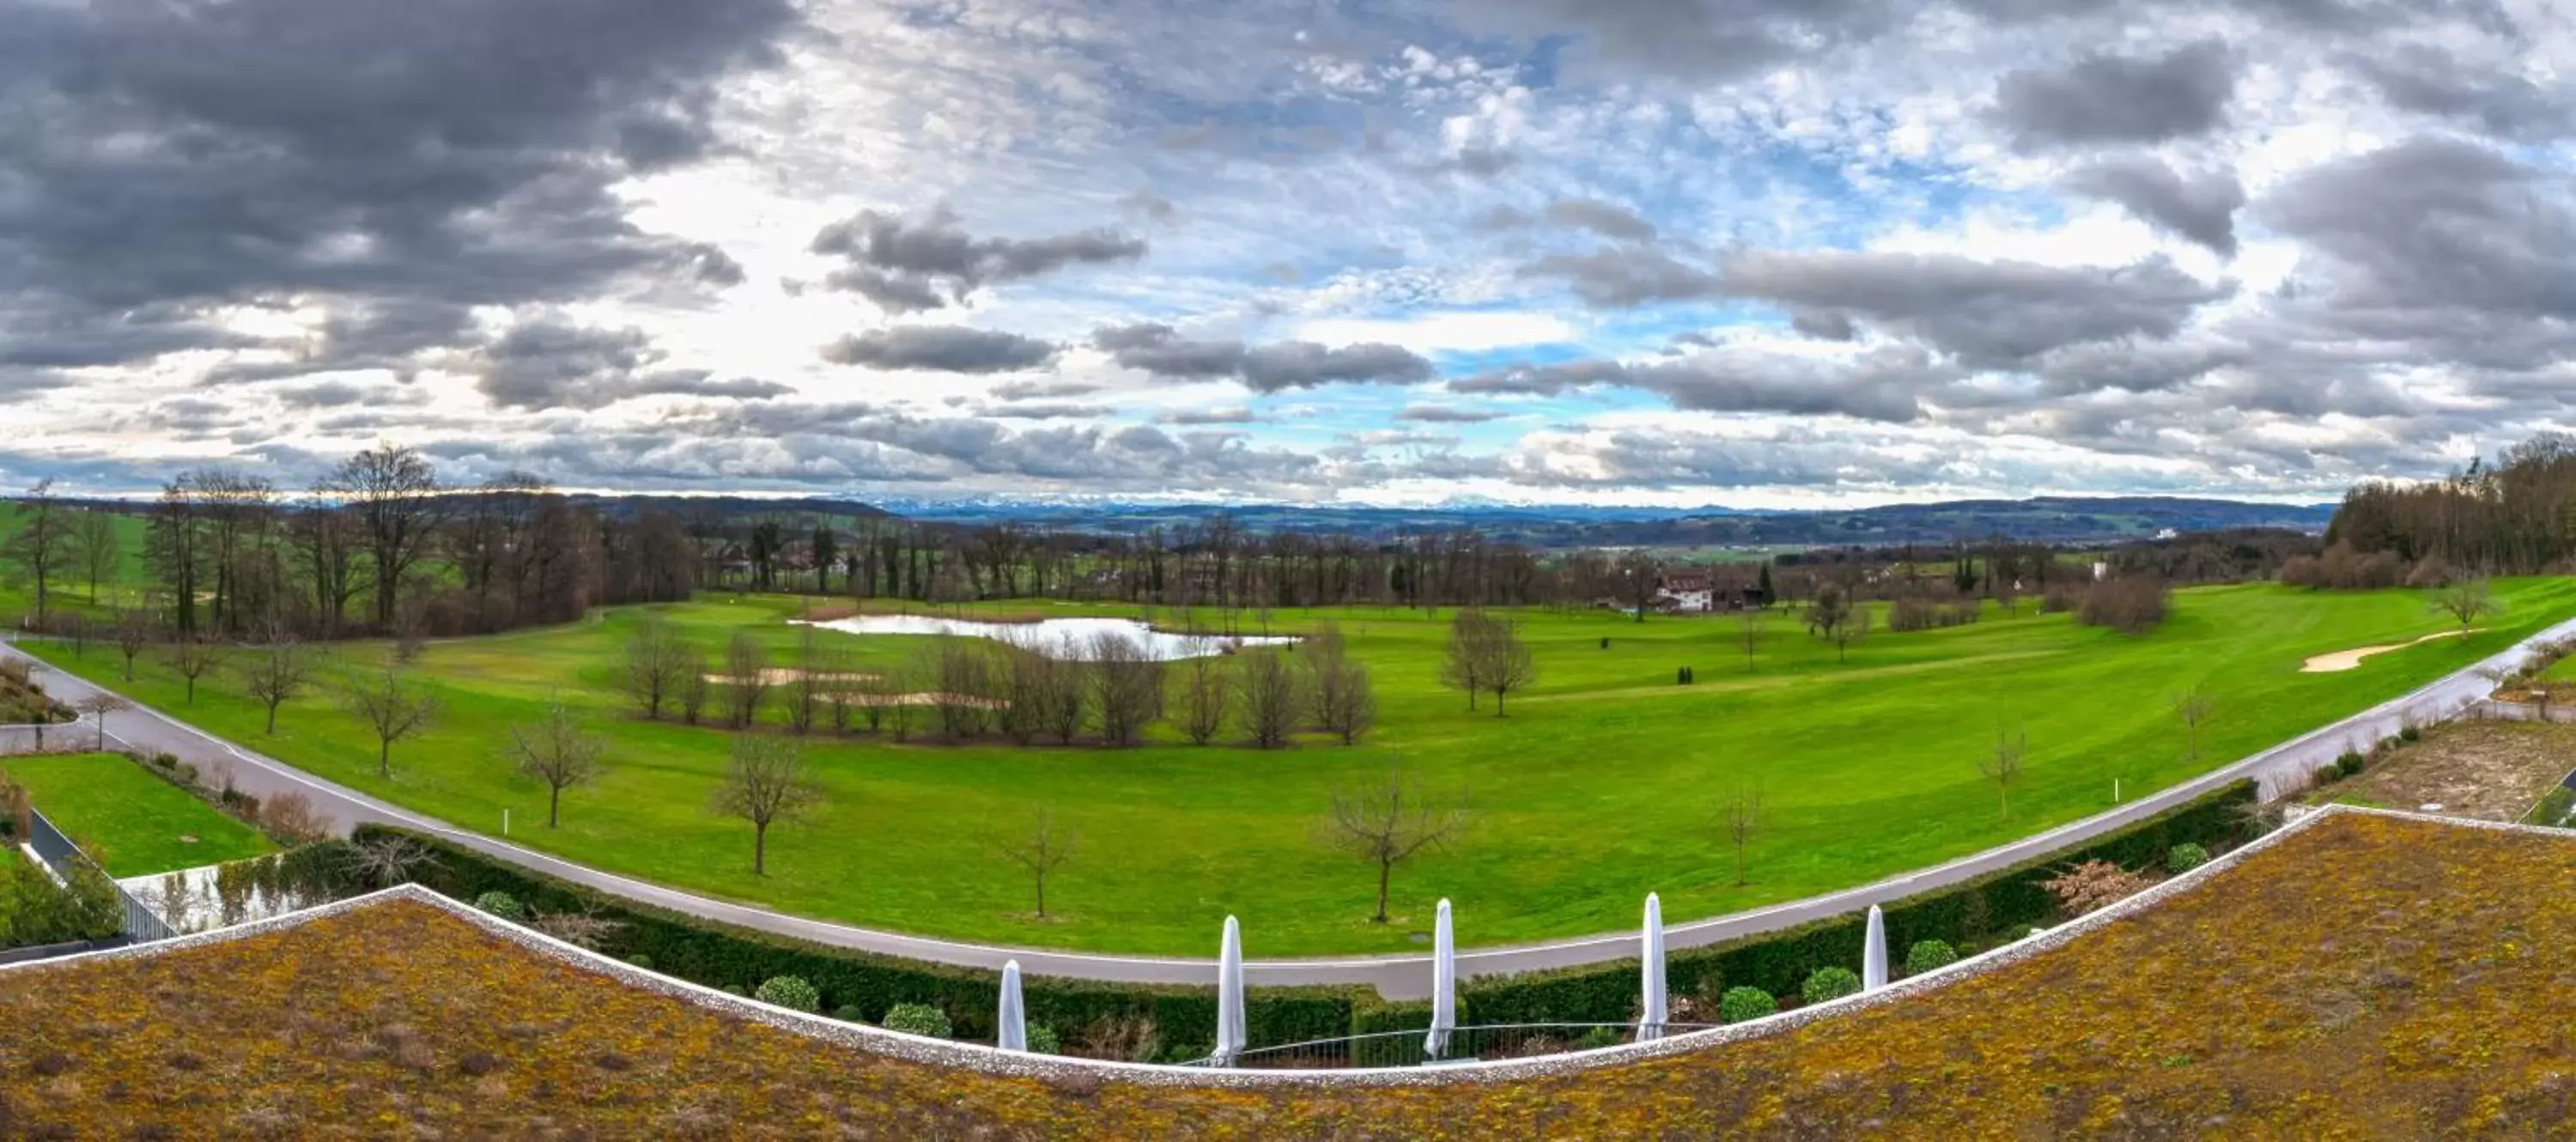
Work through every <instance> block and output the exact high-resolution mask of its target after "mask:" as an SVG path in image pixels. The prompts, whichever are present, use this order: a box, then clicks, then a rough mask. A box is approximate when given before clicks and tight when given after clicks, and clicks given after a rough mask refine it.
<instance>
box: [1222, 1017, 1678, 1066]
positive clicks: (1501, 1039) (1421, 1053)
mask: <svg viewBox="0 0 2576 1142" xmlns="http://www.w3.org/2000/svg"><path fill="white" fill-rule="evenodd" d="M1715 1026H1718V1024H1715V1023H1666V1024H1664V1025H1663V1027H1664V1030H1663V1033H1664V1034H1666V1035H1679V1034H1683V1033H1685V1032H1690V1031H1705V1030H1707V1029H1709V1028H1711V1027H1715ZM1636 1036H1637V1025H1636V1024H1634V1023H1496V1024H1487V1025H1483V1026H1475V1027H1453V1028H1451V1029H1450V1030H1449V1034H1448V1037H1447V1041H1446V1042H1444V1043H1442V1044H1441V1047H1440V1053H1439V1054H1438V1055H1433V1054H1432V1053H1431V1051H1430V1045H1431V1044H1430V1031H1429V1029H1427V1028H1419V1027H1417V1028H1414V1029H1412V1030H1408V1031H1379V1032H1375V1033H1372V1034H1368V1035H1349V1036H1344V1037H1342V1038H1338V1039H1315V1040H1311V1041H1308V1042H1304V1043H1284V1044H1281V1045H1279V1046H1275V1047H1255V1048H1252V1049H1250V1050H1247V1051H1245V1052H1243V1053H1242V1054H1239V1055H1236V1056H1235V1057H1234V1058H1233V1060H1232V1061H1231V1062H1228V1063H1225V1064H1219V1063H1218V1062H1217V1061H1216V1060H1215V1059H1214V1058H1212V1057H1211V1058H1204V1059H1195V1060H1192V1061H1190V1062H1188V1063H1185V1064H1182V1065H1184V1066H1191V1067H1214V1066H1219V1065H1224V1066H1230V1067H1233V1068H1235V1069H1237V1070H1340V1069H1343V1068H1346V1067H1420V1066H1440V1065H1443V1064H1449V1063H1473V1062H1493V1061H1495V1060H1498V1059H1533V1058H1538V1057H1541V1056H1544V1055H1562V1054H1565V1053H1566V1052H1569V1051H1580V1050H1586V1049H1589V1048H1593V1047H1615V1046H1618V1045H1620V1044H1622V1043H1630V1042H1634V1041H1636Z"/></svg>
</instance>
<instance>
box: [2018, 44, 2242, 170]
mask: <svg viewBox="0 0 2576 1142" xmlns="http://www.w3.org/2000/svg"><path fill="white" fill-rule="evenodd" d="M2235 94H2236V58H2235V56H2234V55H2233V54H2232V53H2230V52H2229V51H2228V49H2227V46H2226V45H2225V44H2222V43H2219V42H2218V41H2216V40H2203V41H2201V42H2199V43H2193V44H2186V45H2183V46H2181V47H2178V48H2175V49H2173V50H2172V51H2169V52H2166V53H2164V54H2162V55H2158V56H2147V57H2137V56H2123V55H2110V54H2094V55H2088V56H2084V57H2083V58H2081V59H2078V60H2076V61H2075V62H2074V63H2071V64H2069V65H2067V66H2066V67H2064V68H2060V69H2057V70H2034V71H2017V72H2014V73H2012V74H2010V75H2007V76H2005V77H2003V79H2002V80H2001V81H1999V82H1998V83H1997V84H1996V86H1995V114H1996V116H1997V118H1998V119H2000V120H2001V122H2002V123H2003V125H2004V127H2005V128H2006V129H2007V130H2009V131H2011V132H2012V135H2013V141H2014V144H2015V145H2016V146H2019V147H2021V148H2023V149H2025V150H2037V149H2042V148H2048V147H2063V146H2089V145H2093V144H2101V143H2155V142H2162V141H2164V140H2166V139H2180V138H2189V137H2192V136H2196V135H2202V134H2206V133H2208V132H2209V131H2210V130H2211V129H2212V128H2215V127H2217V126H2218V125H2219V123H2220V122H2221V121H2223V120H2224V119H2225V118H2226V112H2227V103H2228V100H2230V99H2232V98H2234V97H2235Z"/></svg>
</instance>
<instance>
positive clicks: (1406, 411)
mask: <svg viewBox="0 0 2576 1142" xmlns="http://www.w3.org/2000/svg"><path fill="white" fill-rule="evenodd" d="M1510 415H1511V414H1510V413H1507V412H1497V411H1495V410H1493V409H1485V408H1459V407H1458V406H1456V405H1446V404H1409V405H1406V406H1404V407H1403V408H1402V409H1401V410H1398V411H1397V412H1396V414H1395V418H1396V419H1397V420H1409V421H1412V422H1414V423H1416V424H1484V423H1487V422H1489V421H1496V420H1501V419H1503V418H1504V417H1507V416H1510Z"/></svg>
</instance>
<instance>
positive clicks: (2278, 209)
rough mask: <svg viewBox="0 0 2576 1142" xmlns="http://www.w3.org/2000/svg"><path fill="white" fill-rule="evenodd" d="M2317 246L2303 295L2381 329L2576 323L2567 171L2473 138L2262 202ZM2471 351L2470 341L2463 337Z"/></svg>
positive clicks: (2356, 323)
mask: <svg viewBox="0 0 2576 1142" xmlns="http://www.w3.org/2000/svg"><path fill="white" fill-rule="evenodd" d="M2257 209H2258V210H2259V212H2260V214H2261V216H2262V218H2263V219H2264V221H2265V222H2266V223H2268V224H2269V225H2270V226H2271V227H2272V228H2273V229H2274V230H2276V231H2279V232H2280V233H2282V234H2284V235H2286V236H2288V237H2291V238H2295V239H2297V240H2299V241H2301V242H2304V243H2305V244H2306V245H2307V247H2308V249H2309V250H2311V251H2312V252H2313V254H2314V255H2318V256H2321V260H2320V259H2319V258H2316V257H2312V258H2311V261H2310V263H2309V264H2307V265H2303V267H2302V272H2301V274H2300V275H2299V278H2298V279H2296V280H2297V281H2298V283H2299V285H2300V288H2299V289H2294V291H2293V295H2294V296H2293V300H2294V301H2310V302H2314V303H2318V304H2324V305H2327V306H2330V307H2332V308H2333V309H2334V310H2335V311H2336V315H2337V317H2338V318H2340V319H2342V320H2346V321H2349V322H2351V323H2353V324H2351V325H2350V326H2348V328H2352V329H2354V330H2356V331H2370V332H2374V333H2375V334H2376V335H2379V336H2392V335H2401V334H2407V333H2409V332H2410V330H2411V331H2412V332H2413V333H2415V334H2419V335H2420V334H2431V333H2436V332H2438V331H2439V330H2441V329H2445V328H2447V329H2450V330H2453V331H2454V332H2457V333H2463V334H2468V335H2469V336H2470V337H2471V338H2473V339H2478V340H2484V339H2487V337H2488V334H2489V332H2490V331H2488V330H2485V329H2467V328H2462V327H2461V326H2460V325H2459V321H2460V319H2461V316H2462V314H2463V312H2464V311H2474V312H2475V313H2477V314H2482V315H2485V316H2487V317H2489V318H2509V319H2513V320H2517V321H2525V322H2529V321H2551V322H2565V321H2570V320H2576V208H2572V207H2571V204H2570V201H2569V188H2568V180H2567V177H2566V176H2565V175H2563V174H2561V173H2558V172H2555V171H2544V170H2540V169H2537V168H2533V167H2530V166H2526V165H2524V164H2522V163H2520V162H2517V161H2515V160H2513V159H2511V158H2509V157H2507V156H2506V155H2504V154H2502V153H2501V152H2498V151H2495V150H2493V149H2490V148H2488V147H2484V146H2480V145H2478V144H2476V143H2472V142H2468V141H2466V140H2462V139H2455V138H2445V137H2438V136H2431V137H2423V138H2417V139H2411V140H2408V141H2405V142H2402V143H2398V144H2396V145H2394V146H2390V147H2386V148H2383V149H2381V150H2377V151H2373V152H2370V153H2368V154H2364V155H2359V156H2355V157H2353V158H2348V159H2343V160H2340V161H2337V162H2332V163H2327V164H2325V165H2323V166H2320V167H2317V168H2314V169H2312V170H2309V171H2307V172H2305V173H2302V174H2300V175H2298V176H2296V177H2294V178H2291V179H2290V180H2288V181H2286V182H2284V183H2283V184H2281V186H2279V187H2278V188H2277V189H2275V190H2274V191H2272V192H2271V193H2270V194H2269V195H2268V196H2266V197H2265V199H2264V201H2263V202H2262V203H2261V204H2260V205H2259V207H2258V208H2257ZM2462 349H2463V350H2466V349H2467V347H2466V346H2462Z"/></svg>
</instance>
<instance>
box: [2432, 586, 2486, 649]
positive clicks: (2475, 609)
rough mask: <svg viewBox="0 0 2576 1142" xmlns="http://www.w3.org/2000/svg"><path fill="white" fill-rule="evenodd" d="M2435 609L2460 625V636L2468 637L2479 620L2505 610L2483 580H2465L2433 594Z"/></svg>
mask: <svg viewBox="0 0 2576 1142" xmlns="http://www.w3.org/2000/svg"><path fill="white" fill-rule="evenodd" d="M2433 609H2434V610H2436V611H2439V612H2441V613H2443V614H2445V615H2448V616H2450V617H2451V619H2452V620H2453V621H2455V622H2457V623H2459V624H2460V636H2461V637H2463V638H2466V637H2468V633H2469V628H2470V627H2471V626H2473V625H2475V624H2476V623H2477V621H2478V620H2479V619H2482V618H2485V617H2487V616H2488V615H2492V614H2495V613H2496V612H2498V611H2500V610H2502V609H2503V608H2502V607H2500V606H2498V605H2497V603H2496V601H2495V591H2494V589H2493V588H2492V587H2490V586H2488V585H2487V581H2486V580H2485V579H2483V578H2478V579H2463V580H2461V581H2459V582H2457V583H2453V584H2451V585H2450V586H2448V587H2444V588H2442V589H2441V590H2439V591H2436V592H2434V593H2433Z"/></svg>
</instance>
